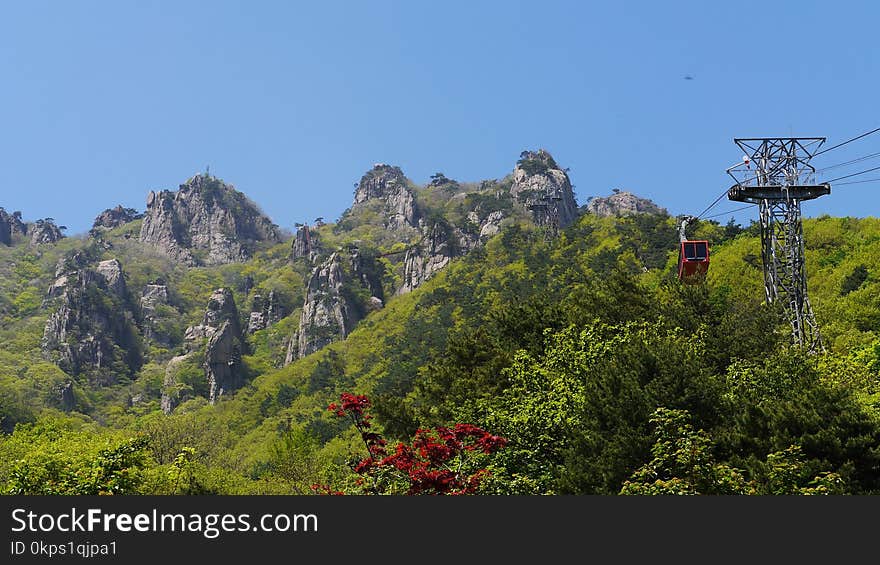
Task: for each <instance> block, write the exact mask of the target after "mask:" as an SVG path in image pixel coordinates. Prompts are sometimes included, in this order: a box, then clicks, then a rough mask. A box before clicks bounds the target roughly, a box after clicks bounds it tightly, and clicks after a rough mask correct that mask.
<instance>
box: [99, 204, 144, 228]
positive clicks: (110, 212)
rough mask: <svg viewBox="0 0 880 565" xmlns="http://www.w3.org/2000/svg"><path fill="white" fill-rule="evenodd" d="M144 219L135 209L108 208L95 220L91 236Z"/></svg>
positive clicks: (119, 206) (120, 206)
mask: <svg viewBox="0 0 880 565" xmlns="http://www.w3.org/2000/svg"><path fill="white" fill-rule="evenodd" d="M143 217H144V215H143V214H140V213H138V211H137V210H135V209H134V208H123V207H122V205H121V204H120V205H118V206H116V208H107V209H106V210H104V211H103V212H101V213H100V214H98V216H97V217H96V218H95V222H94V223H93V224H92V229H91V230H89V234H91V235H92V236H95V235H97V234H99V233H101V232H102V231H106V230H112V229H113V228H117V227H119V226H121V225H124V224H127V223H129V222H133V221H135V220H139V219H141V218H143Z"/></svg>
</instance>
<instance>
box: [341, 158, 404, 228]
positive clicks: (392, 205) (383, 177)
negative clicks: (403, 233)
mask: <svg viewBox="0 0 880 565" xmlns="http://www.w3.org/2000/svg"><path fill="white" fill-rule="evenodd" d="M375 200H379V201H381V202H382V204H383V206H382V214H383V220H384V226H385V229H389V230H398V229H401V228H406V227H418V225H419V218H420V214H419V211H418V207H417V206H416V199H415V195H414V194H413V192H412V190H411V189H410V187H409V183H408V181H407V179H406V177H405V176H404V174H403V171H401V170H400V167H392V166H391V165H386V164H384V163H378V164H376V165H375V166H374V167H373V169H372V170H370V171H368V172H367V173H366V174H365V175H364V176H363V177H361V180H360V182H359V183H358V185H357V189H356V190H355V193H354V206H355V207H357V206H358V205H362V204H365V203H367V202H370V201H375Z"/></svg>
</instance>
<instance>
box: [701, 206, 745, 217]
mask: <svg viewBox="0 0 880 565" xmlns="http://www.w3.org/2000/svg"><path fill="white" fill-rule="evenodd" d="M752 206H755V204H749V205H748V206H741V207H740V208H734V209H733V210H728V211H727V212H722V213H720V214H712V215H711V216H706V217H705V218H703V219H704V220H711V219H712V218H720V217H721V216H726V215H728V214H734V213H736V212H742V211H743V210H748V209H749V208H751V207H752Z"/></svg>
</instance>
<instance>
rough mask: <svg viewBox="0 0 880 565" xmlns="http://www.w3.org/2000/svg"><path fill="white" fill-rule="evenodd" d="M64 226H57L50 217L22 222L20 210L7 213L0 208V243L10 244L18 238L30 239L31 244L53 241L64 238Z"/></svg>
mask: <svg viewBox="0 0 880 565" xmlns="http://www.w3.org/2000/svg"><path fill="white" fill-rule="evenodd" d="M65 229H67V228H66V227H65V226H58V225H56V224H55V220H53V219H52V218H43V219H42V220H37V221H35V222H33V223H29V222H24V221H22V219H21V212H13V213H12V214H9V213H8V212H7V211H6V210H4V209H3V208H0V244H3V245H12V244H13V242H14V241H15V240H16V239H17V238H18V237H22V238H28V239H30V243H31V245H40V244H44V243H55V242H56V241H58V240H60V239H64V237H65V235H64V233H63V231H64V230H65Z"/></svg>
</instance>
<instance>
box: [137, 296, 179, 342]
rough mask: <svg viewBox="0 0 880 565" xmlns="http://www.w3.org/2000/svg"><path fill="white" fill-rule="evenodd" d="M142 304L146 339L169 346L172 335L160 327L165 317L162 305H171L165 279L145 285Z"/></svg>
mask: <svg viewBox="0 0 880 565" xmlns="http://www.w3.org/2000/svg"><path fill="white" fill-rule="evenodd" d="M140 305H141V315H142V316H143V323H142V328H143V334H144V340H146V341H151V342H154V343H157V344H159V345H162V346H164V347H169V346H170V345H171V341H172V340H171V336H169V335H167V334H166V333H164V332H163V331H161V330H160V329H159V323H160V321H161V320H162V318H163V316H162V307H163V306H168V305H169V293H168V285H166V284H165V281H164V280H163V279H157V280H155V281H153V282H151V283H149V284H147V285H146V286H144V289H143V291H142V292H141V304H140Z"/></svg>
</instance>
